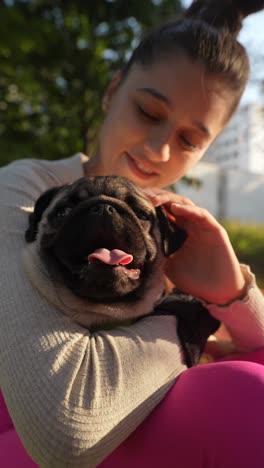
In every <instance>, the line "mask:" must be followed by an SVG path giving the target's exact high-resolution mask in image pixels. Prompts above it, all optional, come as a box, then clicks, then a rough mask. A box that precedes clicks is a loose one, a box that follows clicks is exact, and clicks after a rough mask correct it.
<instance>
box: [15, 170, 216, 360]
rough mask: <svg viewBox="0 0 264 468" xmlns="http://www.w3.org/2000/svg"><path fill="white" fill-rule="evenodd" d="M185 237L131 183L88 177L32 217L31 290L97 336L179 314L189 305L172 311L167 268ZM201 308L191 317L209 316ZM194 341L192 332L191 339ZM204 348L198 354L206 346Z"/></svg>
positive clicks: (55, 192) (57, 191)
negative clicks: (167, 296) (166, 297)
mask: <svg viewBox="0 0 264 468" xmlns="http://www.w3.org/2000/svg"><path fill="white" fill-rule="evenodd" d="M186 237H187V236H186V233H185V231H183V230H182V229H181V228H179V227H178V226H177V225H176V223H175V222H173V221H172V220H170V219H169V218H168V216H167V215H166V213H165V211H164V209H163V208H162V207H157V208H154V206H153V205H152V203H151V201H150V200H149V199H148V197H146V195H145V194H144V192H143V191H142V190H141V189H140V188H139V187H137V186H136V185H134V184H133V183H132V182H131V181H129V180H128V179H126V178H123V177H119V176H90V177H85V178H81V179H79V180H77V181H75V182H74V183H72V184H68V185H63V186H61V187H54V188H52V189H49V190H48V191H46V192H45V193H44V194H42V195H41V196H40V197H39V199H38V200H37V201H36V204H35V207H34V211H33V213H31V214H30V216H29V226H28V228H27V230H26V233H25V239H26V242H27V247H26V248H25V250H24V252H23V262H24V266H25V268H26V271H27V274H28V275H29V277H30V280H31V282H32V284H33V285H34V286H35V287H36V288H37V289H38V290H39V292H40V293H41V294H42V295H44V296H45V297H46V299H47V300H48V301H49V302H51V303H52V304H53V305H55V306H56V307H57V308H59V309H61V310H62V311H63V312H64V313H65V314H67V315H68V316H70V317H71V318H72V319H73V320H74V321H75V322H77V323H79V324H80V325H82V326H85V327H88V328H89V329H90V330H96V329H98V328H105V327H109V326H111V327H113V326H117V325H120V324H123V323H126V324H127V323H131V322H133V321H134V320H136V319H138V318H139V317H142V316H146V315H148V314H151V313H155V314H174V315H177V310H179V308H180V304H183V305H184V303H186V301H182V300H180V302H179V300H178V299H177V300H175V308H173V307H172V308H171V306H170V307H167V306H166V302H164V301H163V300H162V299H163V297H164V291H165V278H164V273H163V267H164V263H165V261H166V258H167V257H168V256H169V255H171V254H172V253H174V252H175V251H176V250H177V249H179V248H180V247H181V245H182V244H183V242H184V241H185V239H186ZM171 298H172V296H170V299H171ZM190 303H191V301H189V302H188V304H189V305H190ZM162 304H163V305H162ZM199 307H200V309H199ZM199 307H198V306H197V304H196V306H195V307H192V311H194V308H195V310H196V311H198V309H199V310H200V312H201V310H202V311H203V313H202V315H203V314H204V313H205V310H206V309H205V308H203V306H201V304H199ZM181 311H182V310H181ZM206 312H207V311H206ZM199 314H200V313H199ZM208 315H209V314H208V312H207V314H206V317H207V318H208ZM211 318H212V317H211ZM213 320H214V319H213ZM180 321H181V322H182V319H181V320H180ZM178 322H179V321H178ZM182 323H183V322H182ZM206 323H207V322H206ZM211 325H212V324H211V322H210V326H209V329H210V330H208V327H207V329H206V331H205V332H204V336H206V338H207V336H209V335H208V333H209V332H210V333H209V334H211V329H212V328H213V327H212V326H211ZM188 327H189V328H190V326H189V324H188V325H187V328H188ZM183 328H184V330H185V329H186V323H185V322H184V326H183ZM191 328H192V327H191ZM205 328H206V327H205ZM179 331H180V328H179V323H178V332H179ZM180 335H182V333H180ZM184 335H185V333H184ZM189 335H190V333H189V332H188V331H187V341H188V340H189V341H190V339H189ZM191 335H192V333H191ZM185 339H186V337H185V336H183V337H182V340H183V341H184V340H185ZM191 340H193V337H191ZM185 347H186V346H185ZM198 348H199V353H200V348H201V343H200V341H199V346H198ZM199 353H198V354H199Z"/></svg>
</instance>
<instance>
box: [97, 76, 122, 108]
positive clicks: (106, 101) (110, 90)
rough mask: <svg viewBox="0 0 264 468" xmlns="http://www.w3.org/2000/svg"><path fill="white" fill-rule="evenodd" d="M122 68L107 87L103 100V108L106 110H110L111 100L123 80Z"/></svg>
mask: <svg viewBox="0 0 264 468" xmlns="http://www.w3.org/2000/svg"><path fill="white" fill-rule="evenodd" d="M121 76H122V73H121V70H118V71H117V72H115V74H114V76H113V77H112V79H111V81H110V83H109V85H108V86H107V88H106V92H105V94H104V97H103V100H102V108H103V111H104V112H108V110H109V107H110V104H111V100H112V97H113V95H114V94H115V92H116V90H117V88H118V86H119V84H120V82H121Z"/></svg>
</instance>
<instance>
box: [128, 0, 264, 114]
mask: <svg viewBox="0 0 264 468" xmlns="http://www.w3.org/2000/svg"><path fill="white" fill-rule="evenodd" d="M263 8H264V0H194V2H193V3H192V5H191V6H190V7H189V8H188V9H187V10H186V11H185V13H184V15H183V17H182V18H180V19H177V20H175V21H172V22H169V23H165V24H163V25H161V26H160V27H158V28H157V29H154V30H153V31H151V32H150V33H149V34H148V35H147V36H146V37H145V38H143V39H142V41H141V42H140V44H139V45H138V47H137V48H136V49H135V50H134V52H133V54H132V56H131V58H130V60H129V61H128V62H127V64H126V65H125V66H124V68H123V70H122V78H125V77H126V76H127V73H128V71H129V70H130V68H131V66H132V65H133V64H134V63H139V64H141V65H143V66H148V65H151V64H152V63H154V62H155V61H156V60H158V59H159V58H162V57H164V56H167V55H168V54H170V53H175V52H176V53H177V52H180V51H182V52H184V53H186V54H187V55H188V56H189V57H190V58H191V59H192V60H194V61H196V60H197V61H198V62H200V63H202V64H203V66H204V67H205V71H206V72H207V73H211V74H217V75H219V76H221V78H222V79H223V80H224V82H225V83H226V85H227V87H229V89H230V90H232V92H233V102H232V106H231V109H230V112H229V116H230V115H231V114H232V113H233V111H234V110H235V108H236V106H237V105H238V103H239V100H240V98H241V95H242V93H243V91H244V89H245V86H246V83H247V81H248V78H249V60H248V56H247V53H246V50H245V48H244V47H243V46H242V45H241V44H240V43H239V42H238V41H237V35H238V33H239V31H240V29H241V27H242V21H243V19H244V18H245V17H246V16H248V15H249V14H251V13H254V12H256V11H259V10H261V9H263Z"/></svg>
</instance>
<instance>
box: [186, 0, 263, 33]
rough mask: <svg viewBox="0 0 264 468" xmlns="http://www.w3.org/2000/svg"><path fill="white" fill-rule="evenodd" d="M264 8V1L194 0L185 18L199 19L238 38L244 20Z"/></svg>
mask: <svg viewBox="0 0 264 468" xmlns="http://www.w3.org/2000/svg"><path fill="white" fill-rule="evenodd" d="M263 8H264V0H194V1H193V3H192V4H191V6H190V7H189V8H188V9H187V10H186V12H185V17H186V18H192V19H195V18H197V19H199V20H200V21H204V22H206V23H208V24H209V25H210V26H212V27H214V28H223V29H225V30H227V31H228V32H230V33H231V34H233V35H234V36H237V34H238V33H239V31H240V29H241V27H242V21H243V19H244V18H245V17H246V16H248V15H250V14H251V13H256V12H257V11H260V10H262V9H263Z"/></svg>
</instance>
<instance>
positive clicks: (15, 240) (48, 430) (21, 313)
mask: <svg viewBox="0 0 264 468" xmlns="http://www.w3.org/2000/svg"><path fill="white" fill-rule="evenodd" d="M81 159H82V158H81V157H80V156H76V157H75V158H70V159H69V160H68V161H59V162H45V161H20V162H17V163H14V164H11V165H10V166H7V167H6V168H3V169H1V170H0V209H1V225H0V238H1V263H0V268H1V271H0V288H1V307H0V323H1V326H0V355H1V360H0V386H1V388H2V391H3V393H4V396H5V400H6V403H7V405H8V409H9V411H10V415H11V417H12V419H13V421H14V423H15V426H16V429H17V431H18V433H19V435H20V437H21V439H22V442H23V444H24V446H25V448H26V449H27V451H28V452H29V454H30V455H31V456H32V458H33V459H34V460H35V461H36V462H37V463H38V464H40V465H41V466H42V467H52V466H54V467H56V468H59V467H63V468H65V467H71V468H73V467H75V466H76V467H77V466H78V467H85V468H87V467H93V466H96V465H97V464H98V463H99V462H100V461H101V460H102V459H104V458H105V457H106V456H107V455H108V454H109V453H110V452H111V451H112V450H113V449H114V448H115V447H116V446H117V445H119V444H120V443H121V442H122V441H123V440H124V439H125V438H126V437H127V436H128V435H129V434H130V433H131V432H132V431H133V430H134V429H135V428H136V427H137V426H138V425H139V424H140V423H141V422H142V421H143V419H144V418H145V417H146V416H147V415H148V414H149V413H150V411H151V410H152V409H153V408H154V407H155V406H156V405H157V403H158V402H159V401H160V400H161V399H162V398H163V397H164V395H165V394H166V392H167V391H168V390H169V388H170V387H171V386H172V384H173V382H174V381H175V378H176V377H177V375H179V373H180V372H181V371H182V370H184V369H185V368H186V367H185V365H184V364H183V363H182V356H181V351H180V346H179V342H178V338H177V336H176V323H175V319H174V318H173V317H148V318H144V319H142V320H140V321H139V322H137V323H136V324H134V325H132V326H131V327H126V328H118V329H116V330H113V331H107V332H98V333H94V334H91V333H90V332H89V331H88V330H87V329H85V328H82V327H80V326H79V325H77V324H74V323H73V322H71V321H70V319H69V318H67V317H66V316H64V315H63V314H62V313H61V312H59V311H57V310H56V309H55V308H53V307H52V306H50V305H49V304H48V303H47V302H46V301H45V299H44V298H42V297H41V296H40V295H39V294H38V292H37V291H35V290H34V289H33V287H32V285H31V283H30V282H29V280H28V279H27V277H26V275H25V274H24V271H23V266H22V263H21V251H22V250H23V248H24V247H25V243H24V231H25V228H26V225H27V218H28V210H29V209H32V206H33V204H34V201H35V200H36V198H37V197H38V196H39V194H40V193H41V192H42V191H44V190H46V189H47V188H49V187H51V186H54V185H60V184H62V183H66V182H69V183H70V182H72V181H73V180H74V179H76V178H78V177H80V176H82V175H83V174H82V165H81V162H82V161H81Z"/></svg>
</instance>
